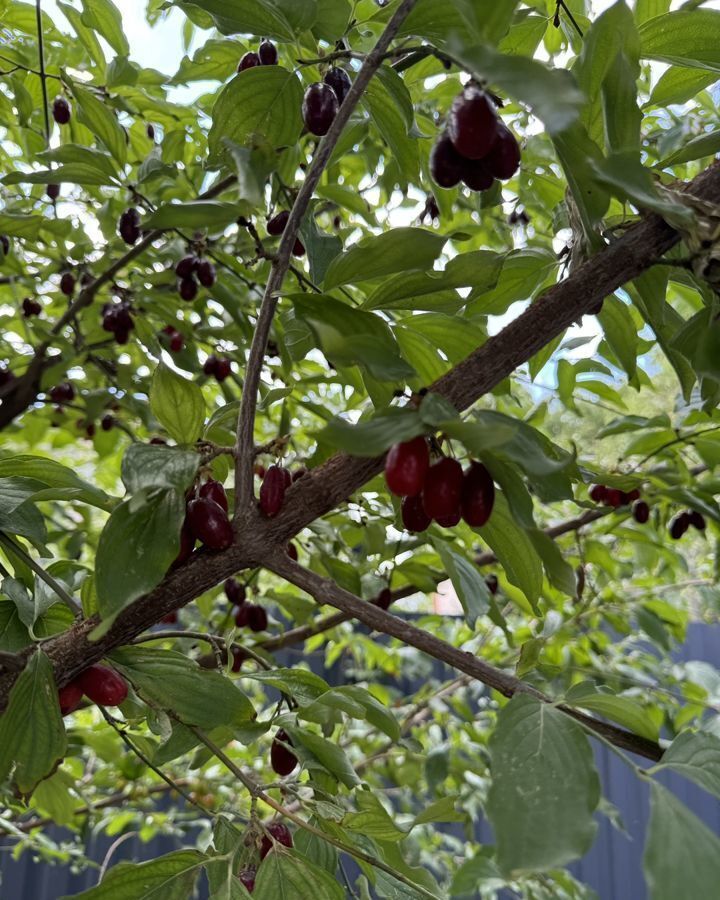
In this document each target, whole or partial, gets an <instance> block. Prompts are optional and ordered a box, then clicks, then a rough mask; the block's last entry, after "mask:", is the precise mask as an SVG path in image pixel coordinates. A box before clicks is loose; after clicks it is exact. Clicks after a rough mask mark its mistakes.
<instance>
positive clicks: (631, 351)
mask: <svg viewBox="0 0 720 900" xmlns="http://www.w3.org/2000/svg"><path fill="white" fill-rule="evenodd" d="M598 319H599V320H600V324H601V325H602V327H603V331H604V332H605V340H606V341H607V342H608V344H609V345H610V349H611V350H612V352H613V353H614V354H615V356H616V357H617V359H618V362H619V363H620V365H621V366H622V367H623V369H624V370H625V371H626V372H627V376H628V378H633V377H634V376H635V371H636V369H637V353H638V336H637V330H636V328H635V323H634V322H633V319H632V316H631V315H630V311H629V310H628V308H627V305H626V304H625V303H623V302H622V301H621V300H618V298H617V297H606V298H605V300H604V301H603V305H602V309H601V310H600V313H599V314H598Z"/></svg>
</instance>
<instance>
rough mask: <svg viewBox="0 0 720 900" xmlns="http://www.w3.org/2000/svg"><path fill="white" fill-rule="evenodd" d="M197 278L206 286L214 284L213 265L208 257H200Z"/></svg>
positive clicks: (209, 286)
mask: <svg viewBox="0 0 720 900" xmlns="http://www.w3.org/2000/svg"><path fill="white" fill-rule="evenodd" d="M197 280H198V281H199V282H200V284H201V285H202V286H203V287H206V288H211V287H212V286H213V285H214V284H215V266H214V265H213V264H212V263H211V262H210V260H209V259H201V260H200V262H199V263H198V265H197Z"/></svg>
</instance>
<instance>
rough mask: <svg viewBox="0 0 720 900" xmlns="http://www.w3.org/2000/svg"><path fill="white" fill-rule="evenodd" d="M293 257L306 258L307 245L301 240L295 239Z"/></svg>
mask: <svg viewBox="0 0 720 900" xmlns="http://www.w3.org/2000/svg"><path fill="white" fill-rule="evenodd" d="M292 255H293V256H305V245H304V244H303V242H302V241H301V240H300V238H295V243H294V244H293V248H292Z"/></svg>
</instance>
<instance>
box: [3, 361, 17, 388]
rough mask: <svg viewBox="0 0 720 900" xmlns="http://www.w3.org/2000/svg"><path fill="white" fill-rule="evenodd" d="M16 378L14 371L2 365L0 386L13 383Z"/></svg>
mask: <svg viewBox="0 0 720 900" xmlns="http://www.w3.org/2000/svg"><path fill="white" fill-rule="evenodd" d="M14 380H15V376H14V375H13V373H12V372H11V371H10V370H9V369H6V368H5V366H0V387H5V385H7V384H11V383H12V382H13V381H14Z"/></svg>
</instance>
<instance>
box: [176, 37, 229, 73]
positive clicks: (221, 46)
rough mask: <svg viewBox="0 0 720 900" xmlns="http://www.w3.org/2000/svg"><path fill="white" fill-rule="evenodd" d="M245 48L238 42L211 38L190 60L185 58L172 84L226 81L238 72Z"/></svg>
mask: <svg viewBox="0 0 720 900" xmlns="http://www.w3.org/2000/svg"><path fill="white" fill-rule="evenodd" d="M242 50H243V46H242V44H239V43H238V42H237V41H226V40H218V39H217V38H210V40H208V41H205V43H204V44H203V45H202V46H201V47H198V49H197V50H196V51H195V53H194V54H193V58H192V59H190V58H189V57H187V56H184V57H183V58H182V60H181V62H180V68H179V69H178V70H177V72H176V73H175V74H174V75H173V77H172V79H171V82H170V83H171V84H188V83H189V82H191V81H206V80H207V81H226V80H227V79H228V78H229V77H230V76H231V75H234V74H235V73H236V72H237V66H238V59H239V58H240V56H241V55H242Z"/></svg>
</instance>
